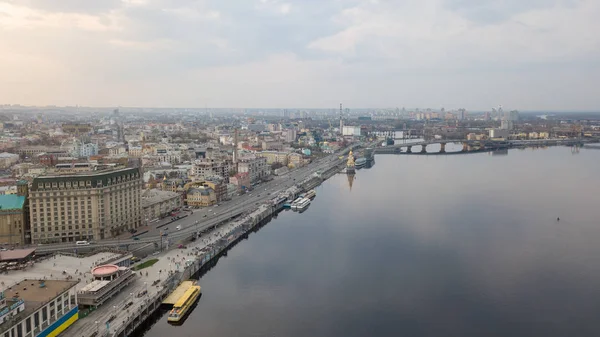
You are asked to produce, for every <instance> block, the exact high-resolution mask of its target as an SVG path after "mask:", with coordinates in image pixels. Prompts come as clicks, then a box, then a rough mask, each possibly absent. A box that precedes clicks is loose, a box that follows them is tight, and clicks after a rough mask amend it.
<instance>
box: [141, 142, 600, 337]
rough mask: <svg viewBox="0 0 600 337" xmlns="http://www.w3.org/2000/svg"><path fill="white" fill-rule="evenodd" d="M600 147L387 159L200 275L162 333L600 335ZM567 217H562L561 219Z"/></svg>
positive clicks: (152, 332) (154, 330)
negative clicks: (182, 309)
mask: <svg viewBox="0 0 600 337" xmlns="http://www.w3.org/2000/svg"><path fill="white" fill-rule="evenodd" d="M599 168H600V151H598V150H596V151H594V150H585V149H582V150H580V151H579V152H577V151H573V150H572V149H570V148H568V147H552V148H547V149H525V150H517V149H513V150H509V151H508V153H507V154H506V153H505V154H504V155H491V154H488V153H477V154H466V155H446V156H444V155H442V156H417V155H413V156H402V155H399V156H398V155H379V156H377V157H376V164H375V165H374V166H373V167H372V168H370V169H362V170H359V171H358V172H357V174H356V176H355V179H354V180H353V181H352V187H350V182H349V179H348V177H347V176H345V175H337V176H334V177H333V178H331V179H330V180H328V181H327V182H325V183H324V184H323V185H322V186H320V187H318V188H317V197H316V199H315V200H314V201H313V203H312V204H311V205H310V207H309V208H308V210H307V211H306V212H304V213H302V214H299V213H296V212H292V211H284V212H282V213H280V214H279V216H278V217H277V218H276V219H274V220H272V221H271V222H269V223H268V224H266V226H264V227H263V228H262V229H261V230H260V231H258V232H257V233H254V234H251V235H250V236H249V238H248V240H245V241H242V242H240V243H239V244H237V245H236V246H235V247H233V248H232V249H231V250H230V251H229V253H228V255H227V256H226V257H223V258H221V259H220V260H219V262H218V264H217V265H216V267H215V268H213V269H212V270H210V271H209V272H208V273H207V274H206V275H204V276H203V277H202V278H201V279H200V284H201V286H202V290H203V296H202V297H201V299H200V300H199V303H198V305H197V307H196V308H195V310H194V311H193V312H192V313H191V314H190V316H189V318H188V319H187V320H186V321H185V323H184V324H183V325H182V326H170V325H168V324H167V323H166V316H163V317H161V318H160V320H159V321H158V322H157V323H156V324H154V325H153V326H152V327H151V328H150V329H149V330H148V331H146V332H144V335H145V336H146V337H163V336H178V337H180V336H219V337H234V336H289V337H295V336H298V337H305V336H345V337H349V336H411V337H415V336H445V337H447V336H513V337H515V336H517V337H520V336H544V337H551V336H557V337H558V336H561V337H562V336H578V337H581V336H600V325H599V324H597V323H596V322H597V316H598V312H599V311H600V310H599V309H600V244H599V242H600V223H599V222H598V219H600V203H599V197H598V193H599V189H598V187H600V178H599V176H598V174H599V173H598V172H599V171H598V169H599ZM557 217H560V221H557Z"/></svg>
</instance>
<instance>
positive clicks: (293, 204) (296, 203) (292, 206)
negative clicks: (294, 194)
mask: <svg viewBox="0 0 600 337" xmlns="http://www.w3.org/2000/svg"><path fill="white" fill-rule="evenodd" d="M302 199H304V198H302V197H300V198H298V199H296V200H294V201H293V202H292V204H291V205H290V208H291V209H296V208H298V203H299V202H300V201H302Z"/></svg>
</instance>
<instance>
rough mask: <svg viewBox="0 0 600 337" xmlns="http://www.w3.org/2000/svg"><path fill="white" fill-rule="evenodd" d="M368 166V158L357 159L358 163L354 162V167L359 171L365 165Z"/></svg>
mask: <svg viewBox="0 0 600 337" xmlns="http://www.w3.org/2000/svg"><path fill="white" fill-rule="evenodd" d="M366 164H367V158H365V157H361V158H358V159H356V161H355V162H354V167H355V168H356V169H357V170H359V169H361V168H363V167H365V165H366Z"/></svg>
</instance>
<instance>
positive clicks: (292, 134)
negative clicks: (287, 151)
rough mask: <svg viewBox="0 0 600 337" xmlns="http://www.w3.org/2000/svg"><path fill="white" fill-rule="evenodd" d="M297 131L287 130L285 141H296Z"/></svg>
mask: <svg viewBox="0 0 600 337" xmlns="http://www.w3.org/2000/svg"><path fill="white" fill-rule="evenodd" d="M297 135H298V134H297V132H296V130H295V129H287V130H285V141H286V142H287V143H293V142H295V141H296V137H297Z"/></svg>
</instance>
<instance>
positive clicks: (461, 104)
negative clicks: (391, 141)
mask: <svg viewBox="0 0 600 337" xmlns="http://www.w3.org/2000/svg"><path fill="white" fill-rule="evenodd" d="M598 17H600V1H598V0H387V1H386V0H196V1H194V0H101V1H98V0H0V104H25V105H59V106H65V105H84V106H104V107H111V106H143V107H212V108H217V107H247V108H256V107H273V108H286V107H306V108H310V107H313V108H329V107H331V108H335V107H336V106H338V104H339V102H343V103H344V106H345V107H348V108H352V107H356V108H365V107H372V108H395V107H407V108H410V107H419V108H432V109H440V108H441V107H445V108H446V109H447V110H448V109H457V108H466V109H471V110H482V109H490V108H491V107H495V106H498V105H500V104H501V105H503V106H504V107H506V108H509V109H518V110H553V111H558V110H572V111H598V110H600V109H599V106H600V94H598V93H599V92H600V89H599V88H600V34H599V32H600V20H598Z"/></svg>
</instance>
